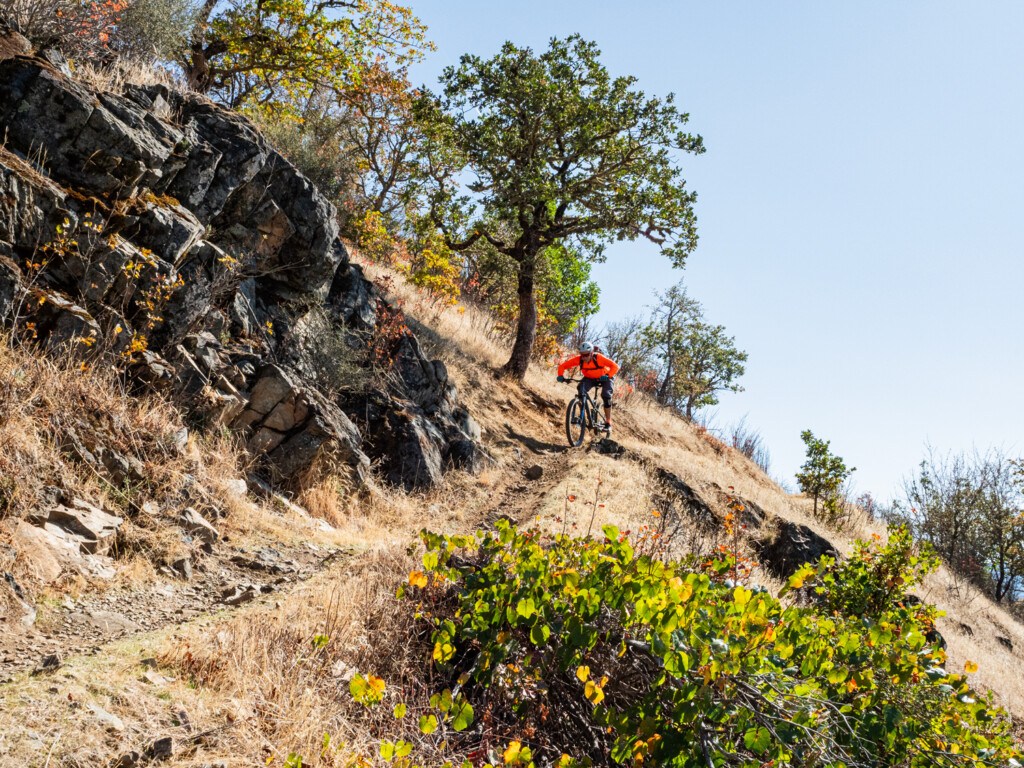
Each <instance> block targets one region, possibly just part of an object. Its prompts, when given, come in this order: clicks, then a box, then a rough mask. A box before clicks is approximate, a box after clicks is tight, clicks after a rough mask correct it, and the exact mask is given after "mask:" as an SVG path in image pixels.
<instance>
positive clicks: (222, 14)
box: [180, 0, 430, 116]
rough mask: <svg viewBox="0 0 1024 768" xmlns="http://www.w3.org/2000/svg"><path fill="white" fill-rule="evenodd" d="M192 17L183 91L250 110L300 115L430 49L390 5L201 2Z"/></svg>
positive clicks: (415, 25)
mask: <svg viewBox="0 0 1024 768" xmlns="http://www.w3.org/2000/svg"><path fill="white" fill-rule="evenodd" d="M195 18H196V21H195V26H194V28H193V31H192V34H191V40H190V41H189V45H188V48H187V51H186V52H185V53H184V55H183V57H182V59H181V61H180V64H181V67H182V70H183V72H184V74H185V77H186V79H187V80H188V83H189V85H190V86H191V87H192V88H194V89H195V90H197V91H200V92H202V93H209V94H210V95H211V96H213V97H215V98H217V99H218V100H220V101H222V102H224V103H226V104H228V105H229V106H231V107H233V108H238V107H246V108H248V109H249V110H251V111H256V112H260V111H263V112H270V113H277V114H289V115H292V116H294V115H297V114H300V113H301V111H302V108H303V106H304V104H305V102H306V100H307V99H310V98H314V97H316V96H317V95H318V94H320V93H322V92H324V91H327V92H335V93H345V92H347V91H351V90H352V89H354V88H358V87H359V86H360V85H361V84H362V83H363V80H364V78H366V77H367V75H368V74H369V73H372V72H373V71H374V67H375V66H379V64H380V62H381V61H384V60H386V61H388V62H389V63H390V64H391V65H392V66H394V67H397V68H401V67H402V66H404V65H405V64H408V63H409V62H411V61H414V60H416V59H417V58H419V57H420V56H421V55H422V53H423V52H424V50H426V49H427V48H429V47H430V46H429V44H428V43H427V42H425V32H426V28H425V27H424V25H423V24H422V23H421V22H420V21H419V19H417V18H416V17H415V16H414V15H413V14H412V12H411V11H410V10H409V9H408V8H405V7H403V6H400V5H398V4H396V3H392V2H389V1H388V0H317V1H315V2H313V1H311V0H227V1H226V2H223V1H222V0H204V2H203V3H202V5H201V6H199V9H198V11H197V13H196V17H195Z"/></svg>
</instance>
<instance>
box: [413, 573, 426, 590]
mask: <svg viewBox="0 0 1024 768" xmlns="http://www.w3.org/2000/svg"><path fill="white" fill-rule="evenodd" d="M409 585H410V586H413V587H419V588H420V589H422V588H423V587H425V586H427V575H426V574H425V573H423V571H413V572H412V573H410V574H409Z"/></svg>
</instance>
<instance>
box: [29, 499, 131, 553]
mask: <svg viewBox="0 0 1024 768" xmlns="http://www.w3.org/2000/svg"><path fill="white" fill-rule="evenodd" d="M45 515H46V528H47V529H48V530H51V529H50V528H49V526H55V527H57V528H62V529H64V530H65V531H67V532H68V533H70V534H72V535H73V536H75V537H77V538H78V540H79V542H80V547H81V551H82V552H84V553H87V554H91V555H95V554H101V555H102V554H105V553H106V551H107V550H108V549H109V548H110V545H111V543H112V542H113V540H114V534H116V533H117V529H118V528H119V527H120V526H121V523H122V522H124V519H123V518H120V517H117V516H116V515H111V514H109V513H108V512H104V511H103V510H102V509H100V508H99V507H96V506H93V505H92V504H90V503H89V502H87V501H84V500H83V499H72V500H71V501H70V502H69V503H68V504H66V505H65V504H58V505H57V506H55V507H51V508H50V509H48V510H46V512H45Z"/></svg>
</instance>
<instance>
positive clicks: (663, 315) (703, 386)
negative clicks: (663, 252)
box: [603, 281, 767, 462]
mask: <svg viewBox="0 0 1024 768" xmlns="http://www.w3.org/2000/svg"><path fill="white" fill-rule="evenodd" d="M656 300H657V303H656V304H654V306H653V307H652V308H651V310H650V312H649V314H648V315H647V316H646V317H644V316H642V315H637V316H634V317H632V318H629V319H626V320H623V321H621V322H617V323H613V324H612V325H610V326H609V327H608V328H607V329H606V330H605V332H604V335H603V347H604V348H605V351H606V352H607V353H608V354H609V355H610V356H611V357H613V358H614V359H615V360H616V361H617V362H618V363H619V366H620V375H621V376H624V377H627V378H628V379H629V380H630V382H631V383H632V384H633V386H634V387H636V388H637V389H638V390H640V391H642V392H646V393H648V394H650V395H651V396H652V397H654V398H655V400H657V402H659V403H661V404H662V405H667V406H670V407H672V408H675V409H676V410H678V411H679V412H680V413H681V414H683V415H684V416H686V418H688V419H692V418H693V416H694V413H695V412H696V411H697V410H698V409H700V408H704V407H707V406H712V405H716V404H717V403H718V394H719V393H720V392H723V391H727V392H740V391H742V389H743V388H742V387H741V386H740V385H739V384H738V383H737V379H738V378H739V377H740V376H742V375H743V373H744V369H745V368H744V365H745V363H746V361H747V353H746V352H743V351H742V350H740V349H738V348H737V347H736V342H735V339H734V338H733V337H731V336H728V335H727V334H726V332H725V328H724V327H723V326H721V325H714V324H712V323H709V322H708V321H707V319H706V318H705V316H704V308H703V307H702V306H701V304H700V302H698V301H697V300H696V299H694V298H693V297H691V296H690V295H689V294H688V293H687V291H686V287H685V285H684V284H683V282H682V281H680V282H679V283H677V284H676V285H674V286H672V287H671V288H669V289H668V290H666V291H664V292H663V293H659V294H656ZM750 438H751V435H750V434H745V435H744V436H743V438H742V440H743V441H749V440H750ZM765 461H766V462H767V458H766V457H765Z"/></svg>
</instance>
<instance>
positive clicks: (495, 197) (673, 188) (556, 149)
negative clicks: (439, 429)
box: [414, 36, 703, 378]
mask: <svg viewBox="0 0 1024 768" xmlns="http://www.w3.org/2000/svg"><path fill="white" fill-rule="evenodd" d="M599 55H600V52H599V51H598V49H597V46H596V45H595V44H594V43H591V42H588V41H585V40H583V39H582V38H580V37H579V36H572V37H569V38H567V39H565V40H559V39H557V38H556V39H552V40H551V43H550V46H549V48H548V50H547V51H545V52H543V53H540V54H536V53H534V52H533V51H532V50H531V49H529V48H520V47H518V46H516V45H513V44H512V43H505V45H504V46H502V49H501V51H500V52H499V53H498V54H497V55H496V56H494V57H492V58H490V59H482V58H480V57H478V56H472V55H465V56H463V57H462V59H461V61H460V63H459V66H458V67H449V68H448V69H446V70H445V72H444V74H443V75H442V77H441V85H442V89H443V90H442V93H441V94H440V95H434V94H431V93H424V94H423V95H422V97H421V98H420V99H419V100H418V101H417V103H416V104H415V105H414V115H415V116H416V118H417V120H418V123H419V124H420V126H421V127H422V129H423V131H424V143H423V146H422V148H421V149H422V152H421V155H422V158H423V162H422V168H423V172H422V175H423V177H424V178H425V179H428V180H429V182H430V183H429V185H428V186H427V187H426V188H425V189H426V194H427V197H428V200H427V202H428V209H429V217H430V220H431V222H432V223H433V224H434V225H435V226H437V227H438V229H440V230H441V231H442V232H443V233H444V235H445V239H446V241H447V243H448V245H449V247H451V248H452V249H454V250H466V249H468V248H471V247H473V245H474V244H476V243H477V242H478V241H481V240H483V241H486V242H487V243H489V244H490V245H491V246H492V247H493V248H494V249H496V250H497V251H498V252H499V253H501V254H504V255H505V256H507V257H509V258H510V259H511V260H512V261H513V262H514V263H515V274H516V294H517V302H518V320H517V326H516V336H515V342H514V344H513V349H512V355H511V358H510V360H509V363H508V364H507V366H506V370H507V371H508V372H510V373H512V374H514V375H516V376H518V377H519V378H522V376H523V375H524V374H525V372H526V368H527V366H528V364H529V359H530V354H531V352H532V349H533V344H534V341H535V335H536V326H537V306H536V285H537V271H538V260H539V258H540V257H541V254H542V253H544V252H545V249H547V248H549V247H550V246H555V245H569V246H570V247H572V248H574V249H576V250H575V252H576V253H579V254H586V257H587V258H589V259H599V258H601V256H602V254H603V250H604V248H605V246H606V245H607V244H608V243H609V242H613V241H616V240H623V239H630V240H632V239H636V238H639V237H643V238H647V239H648V240H650V241H652V242H654V243H655V244H657V245H658V246H659V247H660V248H661V249H662V251H663V252H665V253H666V254H667V255H668V256H669V257H670V258H672V260H673V261H674V262H675V263H676V264H682V263H683V261H684V260H685V258H686V256H687V254H689V253H690V252H691V251H692V250H693V248H694V246H695V245H696V237H697V235H696V220H695V216H694V213H693V202H694V199H695V197H694V195H693V194H692V193H691V192H689V191H688V190H686V188H685V183H684V181H683V178H682V172H681V170H680V169H679V167H678V165H677V158H676V155H677V153H679V152H693V153H699V152H702V151H703V143H702V140H701V139H700V137H699V136H691V135H690V134H687V133H685V132H684V130H683V126H684V125H685V123H686V121H687V115H685V114H683V113H681V112H679V111H678V110H677V109H676V107H675V104H674V102H673V97H672V96H669V97H667V98H665V99H657V98H649V97H647V96H646V95H645V94H644V93H643V92H641V91H639V90H638V89H636V88H635V87H634V86H635V82H636V81H635V79H634V78H631V77H616V78H613V77H612V76H611V75H610V74H609V73H608V71H607V69H605V67H604V66H603V65H602V64H601V62H600V60H599Z"/></svg>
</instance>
